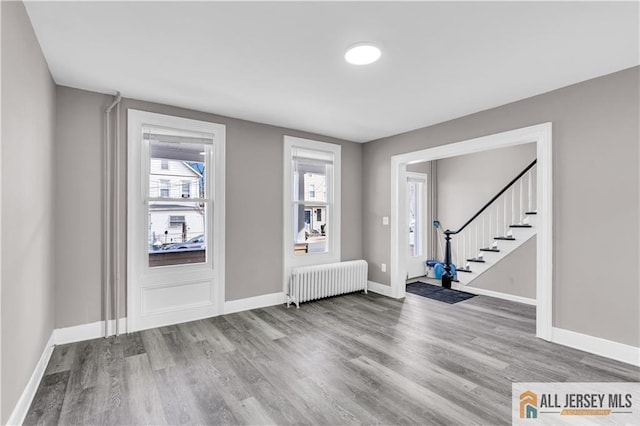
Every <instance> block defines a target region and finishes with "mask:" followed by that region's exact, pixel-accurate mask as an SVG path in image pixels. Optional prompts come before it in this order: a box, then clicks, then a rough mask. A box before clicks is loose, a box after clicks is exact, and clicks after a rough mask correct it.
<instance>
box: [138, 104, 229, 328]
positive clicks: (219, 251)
mask: <svg viewBox="0 0 640 426" xmlns="http://www.w3.org/2000/svg"><path fill="white" fill-rule="evenodd" d="M127 119H128V132H127V135H128V138H127V332H132V331H137V330H143V329H146V328H151V327H159V326H162V325H169V324H174V323H179V322H183V321H184V315H182V314H181V313H180V311H184V310H185V309H191V310H192V313H191V314H190V316H191V317H190V318H189V319H188V320H189V321H191V320H196V319H200V318H203V317H211V316H216V315H220V314H222V313H223V312H224V302H225V300H224V298H225V191H224V190H225V140H226V127H225V126H224V125H223V124H218V123H211V122H206V121H200V120H192V119H188V118H182V117H175V116H170V115H164V114H156V113H152V112H147V111H139V110H134V109H129V110H128V116H127ZM144 125H150V126H154V127H160V128H168V129H177V130H187V131H193V132H201V133H204V134H209V135H212V136H213V145H211V148H207V153H206V155H209V162H210V164H211V165H212V171H211V172H210V173H209V177H208V179H207V184H208V185H209V188H211V189H212V190H213V194H212V195H210V196H209V198H210V199H211V202H212V204H213V208H212V211H211V213H210V217H211V219H210V220H209V223H208V224H207V228H208V230H207V241H209V242H208V246H209V247H210V248H211V252H212V253H211V254H210V255H209V254H208V255H207V256H211V257H210V259H211V261H209V260H208V261H207V262H206V264H198V265H194V268H198V271H202V270H205V269H208V270H209V271H212V272H211V273H210V276H211V279H212V280H213V282H214V285H213V289H214V290H213V294H210V297H211V298H213V300H212V302H213V303H207V304H206V305H203V304H201V303H198V304H193V305H184V306H182V307H180V308H179V309H175V310H173V309H171V310H166V311H162V312H160V313H162V314H164V315H165V317H163V318H161V319H159V321H163V323H158V320H154V319H149V320H144V321H143V320H142V319H141V317H140V312H139V311H140V309H139V305H140V301H141V295H140V293H139V292H140V291H141V290H140V287H139V284H138V282H139V280H140V277H141V276H142V274H143V273H145V271H146V270H148V269H149V268H148V265H147V264H146V263H145V261H142V260H141V258H140V256H135V255H134V256H132V253H135V252H136V251H139V250H141V249H142V248H143V245H142V244H141V242H143V241H144V238H145V237H146V235H147V234H146V232H148V231H147V229H146V226H144V224H143V221H142V217H141V215H139V214H138V213H140V206H139V204H142V203H143V202H144V201H145V197H144V194H145V191H146V190H147V187H146V186H145V185H144V182H145V180H144V179H142V178H141V176H142V173H147V175H148V165H147V163H146V159H145V158H143V155H144V152H145V150H143V149H142V147H141V146H136V142H140V141H141V129H142V126H144ZM136 204H138V207H137V208H133V207H132V206H135V205H136ZM145 208H146V206H145ZM212 236H213V238H211V237H212ZM141 238H142V240H141ZM198 271H195V273H197V272H198ZM191 275H193V273H191ZM189 279H190V278H189V277H187V278H186V280H189ZM169 286H170V285H169V284H165V285H164V287H169ZM154 314H155V313H154Z"/></svg>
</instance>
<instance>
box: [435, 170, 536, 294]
mask: <svg viewBox="0 0 640 426" xmlns="http://www.w3.org/2000/svg"><path fill="white" fill-rule="evenodd" d="M536 163H537V161H536V160H534V161H533V162H532V163H531V164H529V165H528V166H527V167H526V168H525V169H524V170H523V171H522V172H520V173H519V174H518V176H516V177H515V178H514V179H513V180H512V181H511V182H509V183H508V184H507V185H506V186H505V187H504V188H503V189H502V190H501V191H500V192H498V194H497V195H495V196H494V197H493V198H492V199H491V200H489V202H487V203H486V204H485V205H484V206H483V207H482V208H481V209H480V210H479V211H478V212H477V213H476V214H474V215H473V216H472V217H471V218H470V219H469V220H468V221H467V222H466V223H465V224H464V225H462V226H461V227H460V228H459V229H458V230H456V231H451V230H449V229H447V230H446V231H444V234H445V240H446V247H445V262H444V263H445V269H446V270H447V272H445V275H444V276H443V277H442V286H443V287H447V288H451V287H452V288H455V289H461V288H463V287H464V286H466V285H469V284H470V283H471V282H473V280H474V279H476V278H478V277H479V276H480V275H482V274H483V273H484V272H486V271H487V270H489V269H490V268H491V267H492V266H493V265H495V264H496V263H498V262H500V261H501V260H502V259H503V258H505V257H506V256H508V255H509V253H511V252H513V251H514V250H516V249H517V248H518V247H520V246H521V245H522V244H524V243H525V242H526V241H528V240H529V239H530V238H533V237H534V236H535V235H536V232H537V231H536V172H537V168H536ZM451 263H453V264H455V265H456V266H457V268H456V272H457V276H453V275H452V274H451V273H450V267H449V266H448V265H449V264H451Z"/></svg>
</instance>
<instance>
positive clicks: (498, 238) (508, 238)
mask: <svg viewBox="0 0 640 426" xmlns="http://www.w3.org/2000/svg"><path fill="white" fill-rule="evenodd" d="M493 239H494V240H501V241H515V240H516V239H515V238H513V237H493Z"/></svg>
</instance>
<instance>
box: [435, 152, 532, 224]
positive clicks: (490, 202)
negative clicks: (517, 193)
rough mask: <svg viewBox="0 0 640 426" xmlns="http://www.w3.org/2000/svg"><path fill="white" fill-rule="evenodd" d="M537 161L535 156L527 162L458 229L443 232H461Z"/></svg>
mask: <svg viewBox="0 0 640 426" xmlns="http://www.w3.org/2000/svg"><path fill="white" fill-rule="evenodd" d="M537 162H538V159H537V158H536V159H535V160H533V161H532V162H531V164H529V165H528V166H527V167H525V169H524V170H523V171H521V172H520V173H519V174H518V176H516V177H515V178H513V180H511V182H509V183H508V184H507V185H506V186H505V187H504V188H502V189H501V190H500V192H498V193H497V194H496V195H495V196H494V197H493V198H492V199H491V200H489V202H488V203H487V204H485V205H484V206H483V207H482V208H481V209H480V210H478V212H477V213H476V214H474V215H473V216H471V219H469V220H467V221H466V222H465V224H464V225H462V226H461V227H460V229H458V230H457V231H450V230H448V229H447V230H446V231H444V233H445V234H447V233H448V234H450V235H455V234H459V233H460V232H462V231H463V230H464V228H466V227H467V226H468V225H469V224H470V223H471V222H473V221H474V220H475V218H477V217H478V216H480V215H481V214H482V213H483V212H484V211H485V210H486V209H488V208H489V206H490V205H491V204H493V202H494V201H496V200H497V199H498V198H500V196H501V195H502V194H504V193H505V192H507V191H508V190H509V188H511V187H512V186H513V184H514V183H516V182H517V181H518V180H520V178H521V177H522V176H524V175H525V174H526V173H527V172H528V171H529V170H531V169H532V168H533V166H535V165H536V163H537Z"/></svg>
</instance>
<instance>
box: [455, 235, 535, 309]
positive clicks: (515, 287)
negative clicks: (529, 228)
mask: <svg viewBox="0 0 640 426" xmlns="http://www.w3.org/2000/svg"><path fill="white" fill-rule="evenodd" d="M471 267H472V268H473V265H472V266H471ZM461 273H462V272H461ZM469 287H476V288H481V289H484V290H491V291H498V292H500V293H506V294H512V295H514V296H521V297H528V298H530V299H535V298H536V238H535V237H533V238H531V239H530V240H529V241H526V242H525V243H524V244H522V245H521V246H520V247H518V248H517V249H516V250H514V251H512V252H511V253H509V254H508V255H507V256H506V257H504V258H503V259H501V260H500V261H499V262H498V263H496V264H495V265H494V266H493V267H491V268H489V269H488V270H487V271H486V272H485V273H484V274H482V275H480V276H479V277H478V278H476V279H475V280H473V281H472V282H471V284H469Z"/></svg>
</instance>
